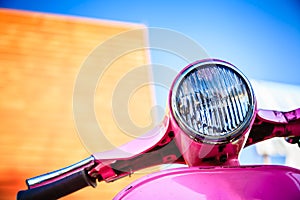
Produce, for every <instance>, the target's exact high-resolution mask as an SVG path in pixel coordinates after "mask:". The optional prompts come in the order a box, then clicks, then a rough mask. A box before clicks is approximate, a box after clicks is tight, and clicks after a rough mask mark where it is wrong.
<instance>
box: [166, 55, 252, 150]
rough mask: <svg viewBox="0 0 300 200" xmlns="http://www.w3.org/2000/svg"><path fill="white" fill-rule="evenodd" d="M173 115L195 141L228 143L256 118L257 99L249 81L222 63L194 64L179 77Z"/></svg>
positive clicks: (202, 62)
mask: <svg viewBox="0 0 300 200" xmlns="http://www.w3.org/2000/svg"><path fill="white" fill-rule="evenodd" d="M170 98H171V102H170V103H171V112H172V114H173V116H174V118H175V120H176V122H177V124H178V125H179V126H180V128H181V129H182V130H183V131H184V132H185V133H187V134H188V135H189V136H191V137H192V138H193V139H195V140H196V141H201V142H205V143H212V144H217V143H228V142H230V141H233V140H234V139H236V138H238V137H239V136H240V135H242V134H243V133H244V131H245V130H246V129H247V127H248V126H249V124H250V122H251V119H252V118H253V116H254V110H255V109H254V108H255V97H254V93H253V90H252V87H251V85H250V83H249V81H248V80H247V78H246V77H245V76H244V75H243V74H242V73H241V72H240V71H239V70H238V69H237V68H235V67H234V66H233V65H231V64H229V63H227V62H224V61H220V60H205V61H198V62H195V63H193V64H191V65H189V66H188V67H186V68H185V69H184V70H183V71H182V72H181V73H180V75H178V76H177V78H176V79H175V82H174V84H173V86H172V89H171V95H170Z"/></svg>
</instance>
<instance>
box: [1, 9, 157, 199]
mask: <svg viewBox="0 0 300 200" xmlns="http://www.w3.org/2000/svg"><path fill="white" fill-rule="evenodd" d="M0 27H1V29H0V32H1V34H0V76H1V78H0V93H1V95H0V119H1V125H0V137H1V140H0V143H1V144H0V152H1V153H0V159H1V163H0V176H1V179H0V199H15V197H16V193H17V191H18V190H20V189H26V185H25V179H27V178H30V177H34V176H36V175H40V174H43V173H46V172H49V171H53V170H56V169H60V168H62V167H65V166H68V165H70V164H73V163H75V162H78V161H80V160H82V159H84V158H86V157H88V156H89V155H90V153H89V152H88V151H87V150H86V148H85V147H84V145H83V144H82V143H81V141H80V139H79V137H78V134H77V132H76V128H75V124H74V120H73V113H72V95H73V89H74V83H75V81H76V76H77V74H78V72H79V70H80V67H81V65H82V63H83V62H84V60H85V59H86V57H87V56H88V55H89V53H90V52H91V51H92V50H93V49H94V48H95V47H97V46H98V45H99V44H101V42H103V41H105V40H107V39H108V38H111V37H112V36H114V35H116V34H119V33H121V32H123V31H127V30H132V29H136V28H144V25H141V24H131V23H130V24H129V23H122V22H112V21H102V20H94V19H88V18H75V17H70V16H60V15H50V14H43V13H35V12H27V11H26V12H25V11H16V10H9V9H0ZM145 35H146V34H145V33H142V32H141V34H138V35H136V36H135V37H134V38H128V41H130V42H138V43H146V42H147V39H146V38H145ZM128 41H127V40H124V41H121V42H120V45H127V43H128ZM111 48H112V51H113V48H118V47H117V46H112V47H111ZM109 53H110V51H107V54H109ZM103 56H105V55H103ZM95 62H97V61H95ZM148 63H149V53H148V52H147V51H146V50H140V51H135V52H133V53H131V54H128V55H125V56H122V57H121V58H120V59H118V60H117V61H116V62H114V63H113V64H112V66H111V68H110V72H109V74H108V75H107V77H104V79H103V80H102V81H103V84H102V85H100V86H99V87H98V88H97V91H96V96H95V99H96V101H95V103H96V108H97V110H98V109H99V110H100V111H101V113H105V115H107V116H106V117H105V119H102V120H104V121H102V124H101V125H103V126H104V129H107V130H110V131H112V132H111V133H109V135H108V136H109V138H112V139H113V143H114V144H115V145H120V144H122V143H124V142H126V141H129V140H130V139H131V138H130V137H128V136H125V135H124V134H123V135H122V133H120V131H119V130H118V128H117V127H115V125H113V119H112V118H111V117H110V116H111V114H109V113H111V98H112V90H113V88H114V87H115V86H116V84H117V82H118V80H119V79H120V78H121V77H122V76H124V74H126V72H128V71H129V70H131V69H133V68H134V67H136V66H140V65H144V64H148ZM139 77H140V78H149V75H148V74H143V75H141V76H139ZM103 85H105V87H102V86H103ZM100 93H101V95H102V96H101V99H99V98H97V95H98V96H99V94H100ZM83 95H84V94H83ZM134 100H135V101H136V102H134V105H136V106H135V108H133V110H132V113H131V114H132V115H133V116H134V117H133V118H134V119H136V120H137V123H142V124H147V123H149V119H148V118H145V117H143V115H142V114H144V113H145V112H147V111H148V109H149V108H150V106H151V102H152V100H151V91H150V89H147V88H146V89H145V88H144V89H143V90H142V91H140V92H139V93H138V94H137V97H136V98H134ZM103 102H104V103H103ZM97 103H98V104H97ZM101 113H97V115H101ZM100 121H101V120H100ZM138 177H140V175H133V176H132V178H124V179H122V180H119V181H117V182H114V183H109V184H106V183H100V184H98V187H97V188H96V189H93V188H85V189H83V190H82V191H79V192H76V193H74V194H72V195H70V196H68V197H65V198H64V199H112V197H113V196H114V195H115V194H116V193H117V192H118V191H120V190H121V189H122V188H123V187H125V186H126V185H128V184H129V183H130V182H132V181H133V180H134V179H136V178H138Z"/></svg>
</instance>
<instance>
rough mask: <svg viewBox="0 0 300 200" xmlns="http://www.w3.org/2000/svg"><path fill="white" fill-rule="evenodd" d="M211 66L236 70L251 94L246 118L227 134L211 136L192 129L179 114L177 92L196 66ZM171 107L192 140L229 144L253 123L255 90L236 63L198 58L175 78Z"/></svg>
mask: <svg viewBox="0 0 300 200" xmlns="http://www.w3.org/2000/svg"><path fill="white" fill-rule="evenodd" d="M211 66H221V67H223V68H228V69H229V70H231V71H232V72H234V73H235V74H236V75H237V76H238V77H240V78H241V79H242V81H243V82H244V83H245V85H246V89H247V93H248V95H249V110H248V112H247V114H246V116H245V118H244V120H243V121H242V122H241V123H240V124H239V126H238V127H237V128H236V129H234V130H232V131H230V133H228V134H226V135H223V136H222V135H219V136H210V135H205V134H201V133H199V132H196V131H195V130H194V129H192V128H191V127H190V126H189V125H188V124H186V123H185V120H183V119H182V117H181V116H180V114H179V111H178V109H177V106H176V94H177V90H178V88H179V86H180V84H181V82H182V81H183V80H184V79H185V77H186V76H188V74H189V73H191V72H192V71H193V70H195V69H196V68H205V67H211ZM169 107H170V114H171V115H172V117H173V118H174V119H175V122H176V124H177V125H178V126H179V127H180V128H181V129H182V130H183V132H184V133H185V134H187V135H188V136H189V137H190V138H191V139H192V140H194V141H196V142H201V143H206V144H227V143H230V142H233V141H235V140H237V139H238V138H240V137H241V136H243V135H245V133H246V132H247V130H249V128H250V126H251V123H253V121H254V120H253V119H254V116H255V110H256V98H255V95H254V92H253V88H252V86H251V83H250V81H249V80H248V79H247V77H246V76H245V75H244V74H243V73H242V72H241V71H240V70H239V69H238V68H237V67H235V66H234V65H232V64H231V63H229V62H226V61H223V60H218V59H205V60H198V61H196V62H193V63H191V64H190V65H188V66H187V67H185V68H184V69H183V70H182V71H181V72H180V73H179V74H178V75H177V77H176V78H175V80H174V82H173V84H172V86H171V90H170V94H169Z"/></svg>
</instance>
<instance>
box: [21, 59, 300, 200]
mask: <svg viewBox="0 0 300 200" xmlns="http://www.w3.org/2000/svg"><path fill="white" fill-rule="evenodd" d="M168 106H169V112H168V113H167V114H166V116H165V118H164V120H163V122H162V123H161V125H160V126H158V127H156V128H155V129H154V130H152V131H150V132H149V133H146V134H145V135H146V136H148V137H144V138H147V139H143V140H140V139H136V140H134V141H132V142H130V143H128V144H126V145H124V146H121V147H120V148H117V149H115V150H112V151H106V152H99V153H95V154H93V155H92V156H91V157H89V158H87V159H85V160H83V161H81V162H79V163H77V164H74V165H71V166H69V167H66V168H63V169H61V170H57V171H54V172H51V173H47V174H44V175H41V176H37V177H34V178H31V179H28V180H27V185H28V190H26V191H20V192H19V193H18V195H17V199H18V200H28V199H58V198H60V197H63V196H66V195H68V194H70V193H72V192H75V191H77V190H79V189H82V188H84V187H86V186H92V187H96V181H105V182H111V181H115V180H117V179H119V178H122V177H124V176H128V175H130V174H132V173H133V172H135V171H137V170H141V169H144V168H147V167H150V166H154V165H160V164H167V163H181V164H187V165H188V167H181V168H173V169H166V170H162V171H160V172H156V173H153V174H149V175H146V176H145V177H144V178H141V179H139V180H137V181H135V182H133V183H132V184H130V185H129V186H127V187H126V188H124V189H123V190H122V191H120V192H119V193H118V194H117V196H116V197H115V199H124V200H125V199H126V200H127V199H128V200H132V199H151V200H153V199H164V200H165V199H208V200H209V199H289V200H291V199H298V200H299V199H300V170H298V169H294V168H290V167H286V166H274V165H253V166H241V165H240V164H239V160H238V156H239V153H240V151H241V150H242V149H243V148H245V147H247V146H249V145H252V144H255V143H257V142H260V141H263V140H267V139H269V138H273V137H285V138H286V140H287V142H290V143H298V145H299V143H300V141H299V139H300V109H296V110H293V111H290V112H280V111H271V110H257V108H256V99H255V95H254V93H253V90H252V87H251V85H250V83H249V81H248V80H247V78H246V77H245V76H244V75H243V74H242V73H241V72H240V71H239V70H238V69H237V68H236V67H234V66H233V65H232V64H230V63H227V62H224V61H221V60H214V59H207V60H201V61H197V62H194V63H192V64H190V65H188V66H187V67H185V68H184V69H183V70H182V71H181V72H180V73H179V75H178V76H177V77H176V78H175V80H174V82H173V85H172V87H171V89H170V94H169V102H168ZM124 152H126V154H125V153H124Z"/></svg>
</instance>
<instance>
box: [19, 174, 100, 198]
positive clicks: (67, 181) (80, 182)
mask: <svg viewBox="0 0 300 200" xmlns="http://www.w3.org/2000/svg"><path fill="white" fill-rule="evenodd" d="M86 186H93V187H96V180H95V179H92V178H91V177H89V176H88V175H87V173H86V172H85V171H84V170H82V171H79V172H76V173H74V174H72V175H70V176H67V177H64V178H62V179H60V180H57V181H54V182H52V183H49V184H47V185H43V186H39V187H36V188H32V189H28V190H23V191H19V192H18V194H17V200H41V199H43V200H54V199H58V198H61V197H64V196H66V195H68V194H71V193H73V192H76V191H77V190H80V189H82V188H84V187H86Z"/></svg>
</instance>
